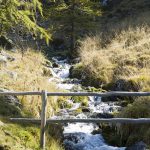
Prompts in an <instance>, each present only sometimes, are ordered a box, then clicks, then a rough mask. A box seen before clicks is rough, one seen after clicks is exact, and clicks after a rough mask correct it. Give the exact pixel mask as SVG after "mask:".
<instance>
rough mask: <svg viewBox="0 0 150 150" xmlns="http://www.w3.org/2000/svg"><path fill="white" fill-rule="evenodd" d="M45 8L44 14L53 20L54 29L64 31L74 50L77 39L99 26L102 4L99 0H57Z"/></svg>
mask: <svg viewBox="0 0 150 150" xmlns="http://www.w3.org/2000/svg"><path fill="white" fill-rule="evenodd" d="M44 10H45V11H44V12H45V13H44V16H46V17H47V19H49V18H50V20H51V22H53V27H52V28H53V30H56V31H57V33H58V32H59V31H60V32H63V33H64V34H65V36H66V38H68V39H69V41H70V49H71V50H74V49H75V47H76V41H77V39H78V38H79V37H81V36H83V35H84V34H86V33H88V32H89V31H90V30H92V29H93V28H95V26H97V23H96V18H97V17H98V16H100V14H101V5H100V3H99V0H56V1H55V3H54V4H53V5H50V6H47V7H45V8H44Z"/></svg>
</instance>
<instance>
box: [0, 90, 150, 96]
mask: <svg viewBox="0 0 150 150" xmlns="http://www.w3.org/2000/svg"><path fill="white" fill-rule="evenodd" d="M41 94H42V93H41V92H38V91H35V92H0V95H16V96H19V95H41ZM47 96H100V97H110V96H150V92H120V91H114V92H106V93H93V92H69V93H60V92H59V93H54V92H48V93H47Z"/></svg>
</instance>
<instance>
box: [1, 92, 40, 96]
mask: <svg viewBox="0 0 150 150" xmlns="http://www.w3.org/2000/svg"><path fill="white" fill-rule="evenodd" d="M0 95H14V96H20V95H41V92H0Z"/></svg>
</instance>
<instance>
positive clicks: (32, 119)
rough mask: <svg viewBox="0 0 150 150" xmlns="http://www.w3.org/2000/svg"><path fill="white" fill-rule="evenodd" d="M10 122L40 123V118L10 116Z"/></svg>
mask: <svg viewBox="0 0 150 150" xmlns="http://www.w3.org/2000/svg"><path fill="white" fill-rule="evenodd" d="M9 120H10V121H11V122H17V123H33V124H41V119H36V118H10V119H9Z"/></svg>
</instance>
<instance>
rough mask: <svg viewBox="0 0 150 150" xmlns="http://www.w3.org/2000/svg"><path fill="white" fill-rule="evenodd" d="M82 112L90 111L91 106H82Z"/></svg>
mask: <svg viewBox="0 0 150 150" xmlns="http://www.w3.org/2000/svg"><path fill="white" fill-rule="evenodd" d="M82 112H84V113H90V112H91V111H90V109H89V108H86V107H82Z"/></svg>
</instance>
